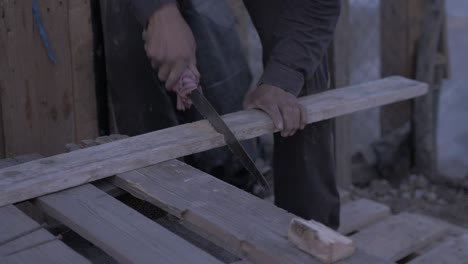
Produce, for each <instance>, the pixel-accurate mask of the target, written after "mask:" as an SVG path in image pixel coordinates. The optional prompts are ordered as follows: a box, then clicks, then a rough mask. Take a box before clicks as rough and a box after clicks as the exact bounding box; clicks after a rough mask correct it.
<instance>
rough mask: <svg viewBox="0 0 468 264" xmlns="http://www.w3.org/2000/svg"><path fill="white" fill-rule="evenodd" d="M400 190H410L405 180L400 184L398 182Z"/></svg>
mask: <svg viewBox="0 0 468 264" xmlns="http://www.w3.org/2000/svg"><path fill="white" fill-rule="evenodd" d="M400 190H401V191H403V192H409V191H410V190H411V187H410V186H409V184H408V183H407V182H403V183H402V184H400Z"/></svg>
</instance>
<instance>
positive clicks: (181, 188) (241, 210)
mask: <svg viewBox="0 0 468 264" xmlns="http://www.w3.org/2000/svg"><path fill="white" fill-rule="evenodd" d="M110 180H111V182H112V183H113V184H115V185H117V186H119V187H120V188H122V189H124V190H126V191H128V192H130V193H131V194H133V195H135V196H136V197H139V198H141V199H144V200H146V201H148V202H150V203H153V204H155V205H156V206H158V207H160V208H162V209H164V210H166V211H167V212H169V213H171V214H172V215H175V216H177V217H179V218H180V219H182V222H183V223H184V224H185V225H187V226H188V227H189V228H191V229H192V230H194V231H195V232H197V233H199V234H200V235H202V236H205V237H206V238H207V239H209V240H211V241H214V242H216V244H218V245H220V246H222V247H224V248H225V249H226V250H228V251H230V252H232V253H233V254H235V255H237V256H239V257H241V258H246V259H248V260H250V261H252V262H254V263H318V260H317V259H315V258H313V257H312V256H310V255H308V254H307V253H305V252H302V251H301V250H299V249H298V248H296V247H295V246H294V245H293V244H292V243H290V242H289V241H288V240H287V231H288V226H289V223H290V221H291V219H292V218H294V217H296V216H294V215H292V214H289V213H288V212H286V211H284V210H283V209H280V208H278V207H276V206H274V205H273V204H271V203H269V202H268V201H264V200H260V199H258V198H256V197H254V196H252V195H250V194H248V193H246V192H243V191H242V190H239V189H237V188H236V187H233V186H231V185H229V184H226V183H224V182H222V181H220V180H219V179H216V178H214V177H213V176H211V175H208V174H205V173H203V172H201V171H199V170H196V169H194V168H192V167H190V166H188V165H187V164H184V163H182V162H180V161H177V160H173V161H168V162H163V163H160V164H158V165H154V166H151V167H147V168H143V169H139V170H137V171H132V172H128V173H124V174H120V175H118V176H116V177H112V178H111V179H110ZM194 190H196V191H194ZM356 258H359V259H360V260H363V259H366V258H368V260H372V261H373V262H368V263H385V261H383V262H382V261H380V262H379V260H376V259H374V258H372V257H370V256H368V255H367V254H365V253H363V252H361V251H359V250H358V252H357V253H356V254H355V255H354V256H353V257H351V258H350V259H348V260H345V261H343V262H342V263H362V262H359V261H355V259H356Z"/></svg>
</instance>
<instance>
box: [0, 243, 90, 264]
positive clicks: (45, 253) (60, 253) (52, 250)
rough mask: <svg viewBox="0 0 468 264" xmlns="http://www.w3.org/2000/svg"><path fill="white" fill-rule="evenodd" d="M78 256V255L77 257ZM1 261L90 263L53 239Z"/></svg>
mask: <svg viewBox="0 0 468 264" xmlns="http://www.w3.org/2000/svg"><path fill="white" fill-rule="evenodd" d="M77 256H78V257H77ZM0 260H1V261H2V263H18V264H24V263H31V264H32V263H47V264H80V263H83V264H91V262H89V261H88V260H86V259H84V258H83V257H81V256H80V255H78V254H77V253H75V252H74V251H72V250H71V249H70V248H69V247H67V246H66V245H65V244H64V243H62V242H61V241H58V240H55V241H52V242H49V243H44V244H40V245H37V246H35V247H32V248H30V249H28V250H23V251H20V252H18V253H15V254H12V255H8V256H6V257H4V259H0Z"/></svg>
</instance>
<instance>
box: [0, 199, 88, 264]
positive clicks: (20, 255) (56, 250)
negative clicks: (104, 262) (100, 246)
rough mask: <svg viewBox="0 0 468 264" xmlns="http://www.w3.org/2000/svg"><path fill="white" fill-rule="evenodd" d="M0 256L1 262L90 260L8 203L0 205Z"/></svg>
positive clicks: (75, 261) (69, 261) (81, 261)
mask: <svg viewBox="0 0 468 264" xmlns="http://www.w3.org/2000/svg"><path fill="white" fill-rule="evenodd" d="M2 256H3V257H5V262H2V263H9V262H7V260H8V261H11V260H14V259H16V260H21V261H22V262H18V263H31V262H32V261H31V260H34V263H86V264H88V263H90V262H89V261H88V260H86V259H85V258H84V257H82V256H81V255H79V254H78V253H76V252H74V251H73V250H71V249H70V248H69V247H67V246H66V245H65V244H64V243H63V242H61V241H59V240H57V239H56V238H55V237H54V236H53V235H51V234H50V233H49V232H47V231H46V230H45V229H43V228H42V227H41V226H40V225H39V224H38V223H36V222H34V221H33V220H32V219H30V218H29V217H27V216H26V215H25V214H24V213H22V212H21V211H20V210H19V209H17V208H15V207H14V206H12V205H7V206H4V207H1V208H0V257H2ZM2 261H3V260H2Z"/></svg>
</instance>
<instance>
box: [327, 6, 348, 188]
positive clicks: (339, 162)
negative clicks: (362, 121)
mask: <svg viewBox="0 0 468 264" xmlns="http://www.w3.org/2000/svg"><path fill="white" fill-rule="evenodd" d="M348 26H349V0H342V1H341V16H340V20H339V22H338V26H337V29H336V33H335V40H334V42H333V46H332V50H333V51H332V52H331V54H332V55H331V65H332V67H331V69H332V80H333V85H334V86H335V87H336V88H341V87H345V86H348V85H349V59H348V58H349V36H348V34H349V30H348ZM351 122H352V116H351V115H347V116H342V117H338V118H335V158H336V177H337V183H338V185H339V186H341V187H344V188H346V187H349V186H350V185H351V155H352V153H351V151H352V149H351V134H350V132H351Z"/></svg>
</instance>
